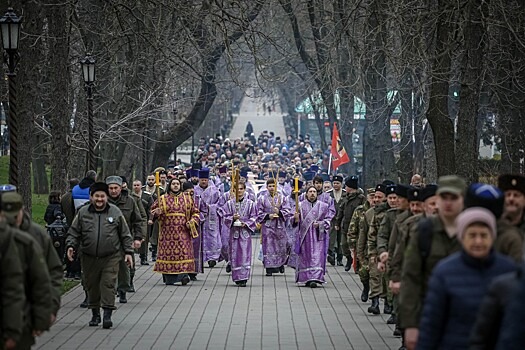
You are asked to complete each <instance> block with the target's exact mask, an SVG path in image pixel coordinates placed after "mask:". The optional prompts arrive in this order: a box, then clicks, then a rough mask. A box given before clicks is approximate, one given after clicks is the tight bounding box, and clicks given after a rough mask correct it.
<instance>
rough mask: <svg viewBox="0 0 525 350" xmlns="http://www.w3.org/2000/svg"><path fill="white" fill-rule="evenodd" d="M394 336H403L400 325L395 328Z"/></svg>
mask: <svg viewBox="0 0 525 350" xmlns="http://www.w3.org/2000/svg"><path fill="white" fill-rule="evenodd" d="M393 336H394V337H396V338H400V337H401V329H400V328H399V327H398V326H396V329H394V333H393Z"/></svg>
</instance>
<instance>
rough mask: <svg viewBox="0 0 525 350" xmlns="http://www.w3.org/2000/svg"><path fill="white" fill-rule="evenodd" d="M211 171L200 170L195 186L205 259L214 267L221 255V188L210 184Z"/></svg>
mask: <svg viewBox="0 0 525 350" xmlns="http://www.w3.org/2000/svg"><path fill="white" fill-rule="evenodd" d="M209 177H210V171H209V169H207V168H204V169H201V170H199V185H198V186H197V187H195V189H194V190H195V201H196V203H197V208H198V209H199V211H200V230H199V232H200V234H201V235H202V246H203V261H204V262H208V266H209V267H214V266H215V265H216V264H217V261H218V260H219V259H220V257H221V247H222V242H221V235H220V229H219V227H220V226H219V224H220V223H219V217H218V215H217V208H218V204H219V196H220V193H219V190H218V189H217V187H215V186H211V185H210V184H209Z"/></svg>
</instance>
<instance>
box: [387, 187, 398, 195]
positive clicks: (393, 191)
mask: <svg viewBox="0 0 525 350" xmlns="http://www.w3.org/2000/svg"><path fill="white" fill-rule="evenodd" d="M396 187H397V186H396V185H388V186H386V189H385V194H386V195H387V196H388V195H390V194H396Z"/></svg>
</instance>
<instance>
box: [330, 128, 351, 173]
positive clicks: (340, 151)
mask: <svg viewBox="0 0 525 350" xmlns="http://www.w3.org/2000/svg"><path fill="white" fill-rule="evenodd" d="M330 152H331V154H332V169H333V170H336V169H337V168H338V167H339V166H340V165H343V164H346V163H349V162H350V158H349V157H348V154H347V153H346V150H345V147H344V146H343V143H342V142H341V138H340V137H339V131H337V125H336V123H334V131H333V132H332V148H331V150H330Z"/></svg>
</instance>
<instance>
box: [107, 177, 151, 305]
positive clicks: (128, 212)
mask: <svg viewBox="0 0 525 350" xmlns="http://www.w3.org/2000/svg"><path fill="white" fill-rule="evenodd" d="M106 184H107V185H108V187H109V197H108V202H109V203H111V204H114V205H115V206H117V207H118V208H119V209H120V211H121V212H122V215H123V216H124V218H125V219H126V223H127V224H128V227H129V230H130V232H131V236H132V237H133V240H134V241H133V248H134V249H138V248H140V246H141V245H142V238H143V237H144V235H143V232H142V229H143V216H144V215H145V211H144V208H142V210H140V209H139V206H140V207H142V203H141V202H140V200H138V199H137V198H135V197H132V196H130V195H129V194H128V191H127V190H123V189H122V178H121V177H120V176H108V177H107V178H106ZM133 260H135V259H133ZM134 276H135V262H134V261H133V264H131V266H129V267H128V265H127V264H126V262H125V261H124V259H121V261H120V265H119V272H118V286H117V291H118V295H119V303H121V304H124V303H127V302H128V300H127V299H126V292H131V291H134V288H132V287H133V277H134Z"/></svg>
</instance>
